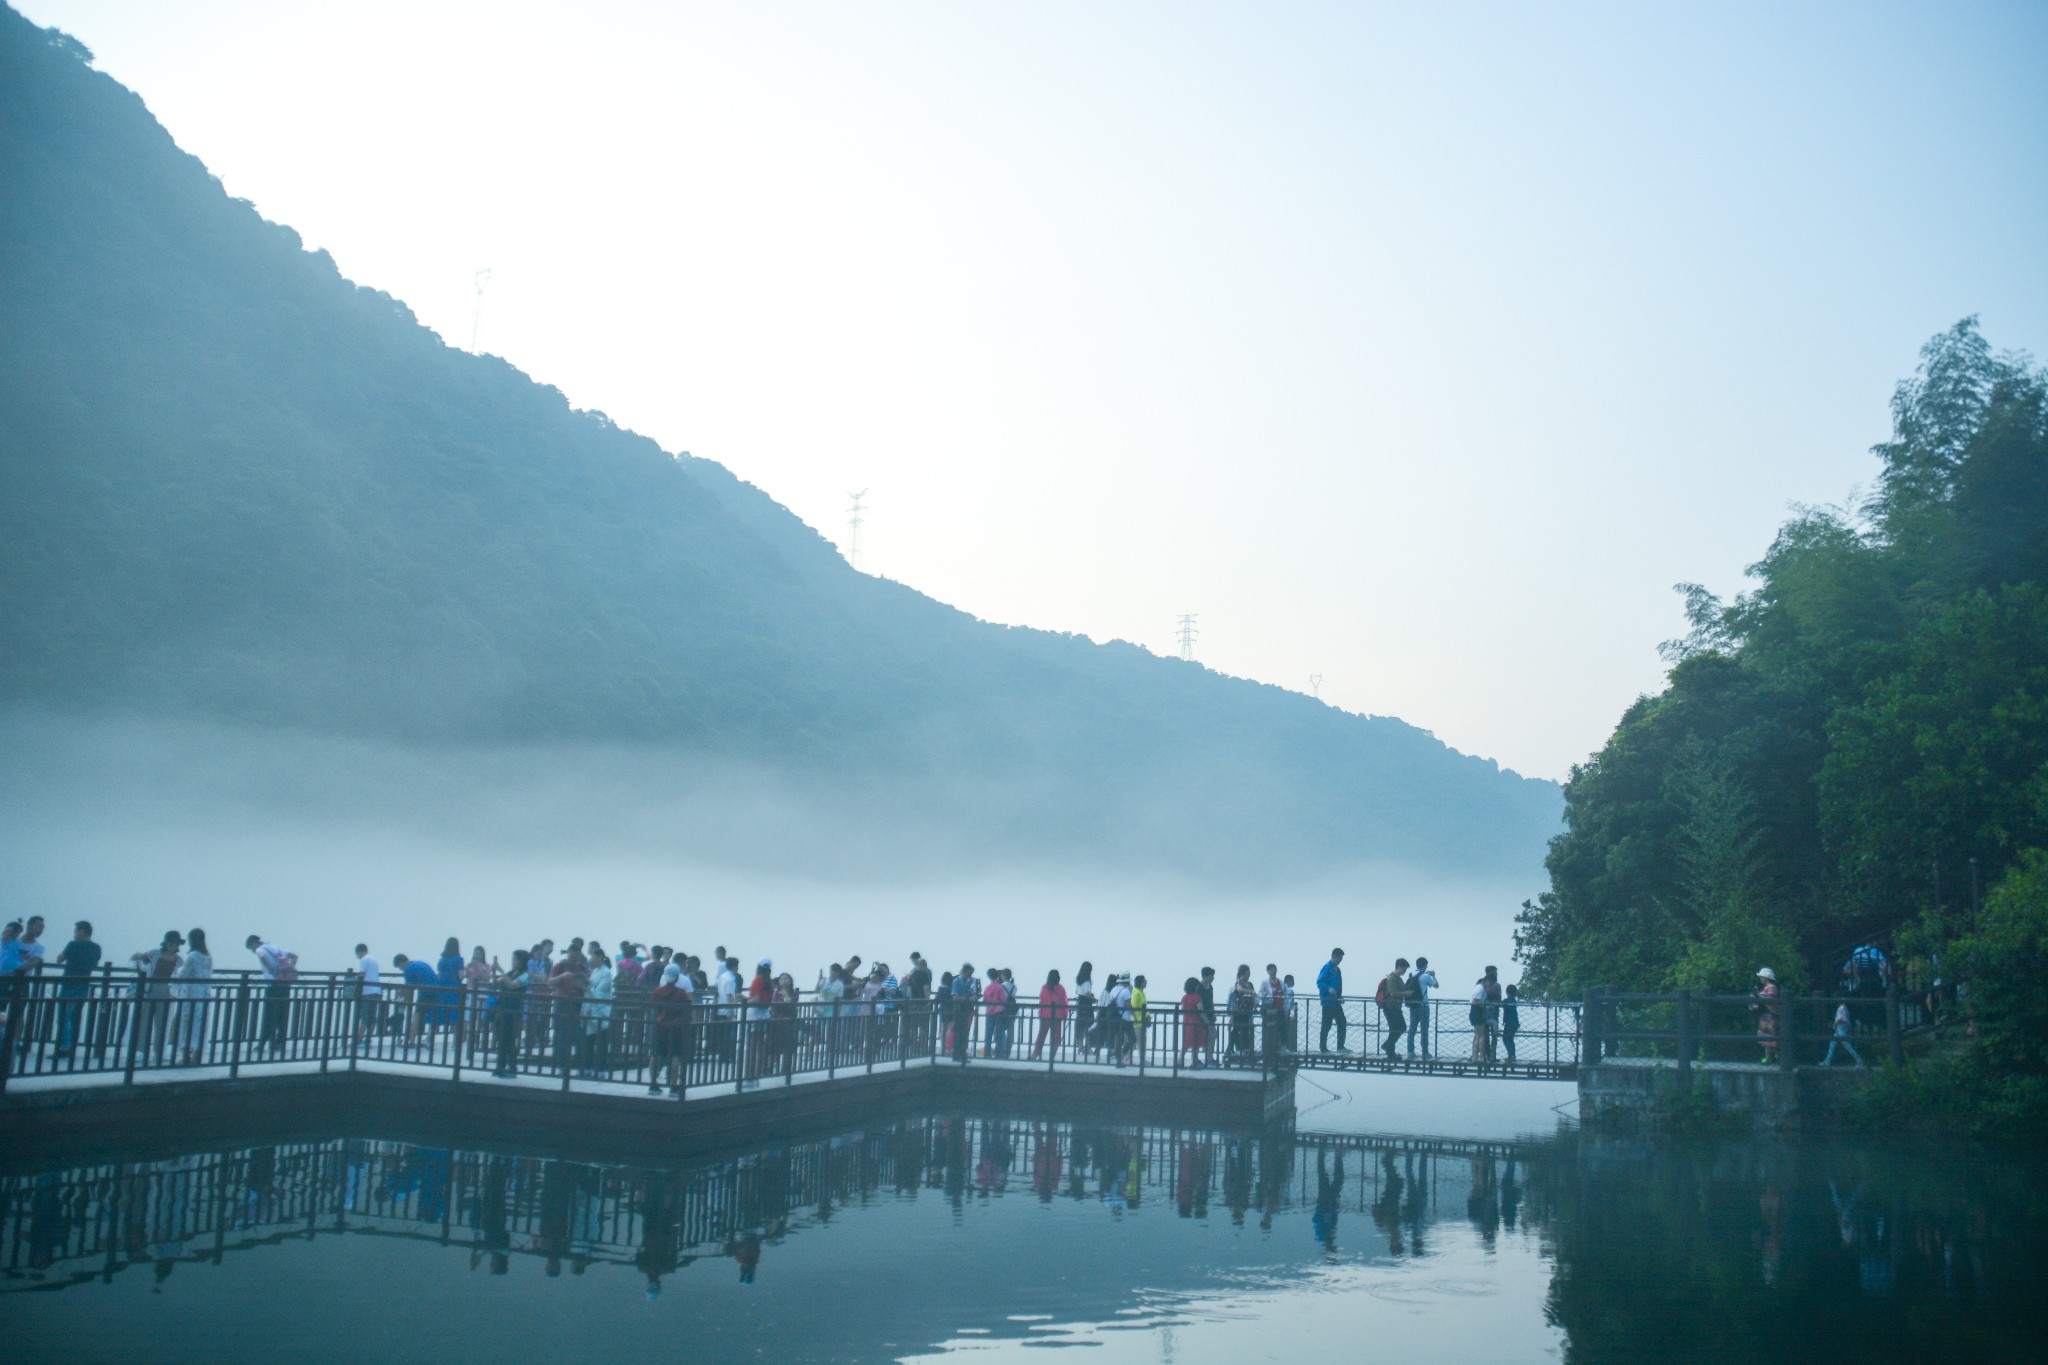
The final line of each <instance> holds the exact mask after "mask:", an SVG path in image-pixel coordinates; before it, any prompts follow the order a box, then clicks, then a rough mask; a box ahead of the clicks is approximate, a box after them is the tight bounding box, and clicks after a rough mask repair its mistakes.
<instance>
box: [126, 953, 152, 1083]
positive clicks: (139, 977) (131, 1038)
mask: <svg viewBox="0 0 2048 1365" xmlns="http://www.w3.org/2000/svg"><path fill="white" fill-rule="evenodd" d="M148 985H149V978H148V976H146V975H144V974H142V973H140V972H138V973H136V976H135V1007H134V1009H133V1010H132V1011H131V1012H130V1014H129V1017H128V1060H127V1063H126V1065H124V1066H123V1067H122V1068H121V1084H123V1085H133V1084H135V1054H136V1052H137V1051H139V1050H140V1049H141V1047H142V1031H143V1030H142V992H143V990H144V988H145V987H147V986H148Z"/></svg>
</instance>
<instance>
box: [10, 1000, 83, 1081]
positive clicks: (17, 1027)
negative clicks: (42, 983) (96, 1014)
mask: <svg viewBox="0 0 2048 1365" xmlns="http://www.w3.org/2000/svg"><path fill="white" fill-rule="evenodd" d="M27 999H28V978H26V977H23V976H17V977H15V978H14V979H13V980H12V981H10V982H8V983H7V1027H6V1028H4V1029H0V1094H5V1093H6V1092H7V1078H8V1077H9V1076H11V1075H13V1074H14V1040H15V1037H16V1036H17V1035H18V1034H19V1033H20V1032H21V1015H22V1008H23V1006H24V1004H25V1003H26V1002H27ZM73 1046H74V1047H75V1046H77V1042H76V1040H74V1041H73Z"/></svg>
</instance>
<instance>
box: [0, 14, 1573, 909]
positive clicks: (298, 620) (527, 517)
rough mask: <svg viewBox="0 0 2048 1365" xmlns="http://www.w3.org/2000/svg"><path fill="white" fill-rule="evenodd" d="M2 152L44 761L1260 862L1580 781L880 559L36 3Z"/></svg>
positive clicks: (1233, 865)
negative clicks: (60, 31) (943, 593)
mask: <svg viewBox="0 0 2048 1365" xmlns="http://www.w3.org/2000/svg"><path fill="white" fill-rule="evenodd" d="M0 188H4V192H0V254H4V259H5V260H6V262H7V268H6V270H5V272H4V275H0V585H4V600H5V603H6V608H5V621H4V631H5V640H6V647H5V649H4V651H0V700H4V702H5V703H6V704H7V705H8V707H9V708H10V709H11V711H12V714H13V715H14V717H15V719H14V721H13V722H12V724H13V726H14V727H15V736H16V740H17V744H19V743H21V742H24V737H28V740H29V741H32V743H33V746H34V747H33V749H32V750H27V749H20V748H18V749H17V752H33V753H34V754H36V755H38V756H39V761H40V762H41V763H42V765H43V766H42V767H40V768H37V769H36V770H35V771H34V772H30V773H27V774H26V775H25V774H24V773H23V772H22V771H19V770H18V771H17V772H16V773H15V775H14V777H13V778H12V779H11V781H12V783H13V787H12V790H13V791H14V792H15V793H16V794H17V795H18V794H19V793H20V792H21V791H24V790H26V789H28V788H30V787H34V786H36V785H37V783H38V781H39V779H38V777H37V775H36V774H37V773H39V772H41V773H49V774H59V775H61V780H60V778H58V777H53V778H52V780H51V783H49V784H44V785H45V787H47V788H54V787H55V786H63V787H64V789H65V790H66V791H68V792H70V793H71V795H72V796H73V797H77V798H79V799H81V800H87V799H90V793H91V790H92V783H93V782H94V781H103V782H104V783H106V784H107V788H106V789H107V790H110V791H112V790H118V791H120V792H122V793H124V794H127V795H131V796H132V795H133V794H134V793H135V792H137V791H139V790H142V789H143V788H145V787H148V786H150V785H151V784H167V789H168V790H169V791H170V792H171V793H172V794H173V796H174V797H175V796H176V795H177V794H179V793H181V792H186V791H187V790H188V786H187V784H189V792H190V793H191V794H194V796H195V799H200V798H204V799H213V798H214V797H218V796H221V795H222V793H224V792H225V793H230V794H232V795H234V796H235V799H252V800H257V801H262V800H265V799H269V796H277V797H278V799H280V800H285V801H287V803H301V802H303V803H309V804H313V805H321V806H327V807H332V808H337V809H342V810H345V811H347V812H351V813H355V814H361V813H364V812H379V813H382V814H385V815H395V816H397V817H399V818H410V817H413V816H417V817H418V818H419V819H421V820H423V821H432V820H454V821H456V822H458V823H467V824H472V825H477V826H490V825H493V824H494V822H495V824H496V827H497V828H499V829H501V830H503V829H505V828H521V827H523V826H522V821H524V822H526V823H533V822H535V821H536V820H537V819H538V817H537V816H536V815H535V814H534V811H535V810H536V809H540V810H545V811H546V812H547V813H548V818H549V819H550V820H553V819H556V818H560V819H562V820H566V821H568V822H569V823H571V824H575V823H577V822H578V821H582V822H585V823H588V824H590V825H592V826H594V827H597V828H599V829H602V830H603V831H604V832H605V833H606V834H607V835H608V836H620V837H623V834H624V833H626V832H630V833H631V834H632V836H633V837H634V838H636V839H641V840H644V841H646V842H648V843H650V844H652V845H656V846H674V847H691V848H695V849H697V850H698V851H700V852H704V853H707V854H710V855H713V856H718V857H727V858H734V859H739V860H741V861H763V862H767V863H770V864H773V865H776V866H781V867H789V866H798V865H806V864H811V863H825V862H830V861H832V860H833V859H837V858H840V857H841V856H842V855H843V854H844V851H845V850H846V849H847V848H850V847H871V844H870V843H869V841H870V840H872V839H873V838H875V837H877V836H878V835H879V834H881V833H882V832H886V834H887V836H888V837H887V839H886V841H885V843H886V846H885V847H884V848H883V849H882V851H880V852H878V853H876V854H875V857H876V860H877V861H878V862H879V863H882V864H886V865H889V866H893V867H895V868H897V869H899V870H900V869H902V868H913V867H918V866H922V865H937V864H949V865H955V866H972V865H982V864H988V865H994V864H1001V863H1006V862H1033V863H1057V864H1062V865H1088V866H1099V867H1105V868H1114V869H1121V870H1123V871H1126V872H1130V873H1134V874H1141V873H1143V872H1145V871H1147V870H1148V869H1156V868H1160V867H1166V866H1171V867H1175V868H1178V869H1181V870H1183V871H1192V872H1200V873H1208V874H1213V875H1217V876H1222V877H1226V878H1230V879H1233V880H1240V881H1247V882H1262V883H1271V882H1287V881H1305V880H1310V879H1313V878H1316V877H1319V876H1322V875H1324V874H1326V873H1328V872H1330V871H1332V870H1333V869H1341V868H1344V867H1350V866H1356V865H1360V864H1365V863H1374V862H1377V863H1390V862H1391V863H1401V864H1405V865H1408V866H1410V867H1414V868H1419V869H1435V870H1439V871H1443V872H1458V873H1483V874H1487V875H1497V876H1506V877H1509V878H1512V877H1515V876H1518V875H1522V874H1525V873H1526V874H1527V875H1528V876H1529V877H1531V878H1533V877H1534V876H1535V874H1536V868H1537V866H1538V864H1539V862H1540V858H1541V855H1542V850H1543V846H1544V843H1545V841H1546V840H1547V839H1548V837H1549V836H1550V835H1551V834H1552V833H1553V832H1555V829H1556V826H1557V819H1558V812H1559V807H1560V802H1559V794H1558V789H1557V788H1556V786H1555V785H1554V784H1551V783H1547V782H1538V781H1532V780H1528V779H1524V778H1521V777H1519V776H1517V775H1515V774H1513V773H1508V772H1503V771H1501V770H1500V769H1499V768H1498V767H1497V766H1496V765H1494V764H1493V763H1491V762H1489V761H1486V760H1484V759H1480V758H1474V757H1469V756H1466V755H1461V754H1458V753H1455V752H1453V751H1451V750H1449V749H1447V748H1446V747H1445V746H1443V745H1441V744H1439V743H1438V742H1437V741H1436V740H1434V739H1433V738H1432V737H1430V736H1429V735H1428V734H1426V733H1424V732H1422V731H1420V730H1417V729H1415V728H1414V727H1411V726H1409V725H1406V724H1404V723H1402V722H1400V721H1398V720H1394V719H1390V718H1384V717H1361V716H1356V715H1350V714H1346V713H1343V712H1339V711H1336V710H1334V709H1332V708H1329V707H1326V706H1323V705H1321V704H1320V703H1318V702H1316V701H1314V700H1312V699H1310V698H1307V697H1304V696H1300V695H1298V694H1293V693H1289V692H1285V691H1282V690H1280V689H1277V688H1273V687H1270V686H1264V685H1260V684H1255V683H1252V682H1248V681H1244V680H1240V679H1233V678H1227V677H1222V676H1219V675H1217V674H1214V673H1211V672H1209V671H1207V670H1205V669H1203V668H1201V667H1199V666H1198V665H1194V664H1189V663H1184V662H1181V661H1178V660H1168V659H1162V658H1159V657H1157V656H1155V655H1152V654H1150V653H1148V652H1147V651H1144V650H1141V649H1139V648H1137V647H1135V646H1132V645H1127V644H1108V645H1098V644H1095V643H1092V642H1090V641H1088V640H1085V639H1082V638H1078V637H1074V636H1064V635H1058V634H1050V633H1046V632H1042V631H1032V630H1022V629H1013V628H1007V627H1004V626H1001V625H996V624H991V623H988V622H983V621H978V620H975V619H973V618H971V617H968V616H966V615H965V614H963V613H961V612H958V611H955V610H953V609H951V608H949V607H947V606H945V605H943V604H941V603H938V602H935V601H932V600H931V599H929V598H926V597H924V596H922V595H921V594H919V593H917V592H914V591H912V590H910V589H909V588H907V587H904V586H902V585H899V584H895V583H891V582H887V581H882V580H878V579H875V578H871V577H868V576H866V575H863V574H860V573H858V572H855V571H854V570H853V569H851V568H850V567H849V566H848V565H847V564H846V563H845V562H844V561H843V560H842V559H841V557H840V556H839V554H838V553H837V551H836V550H835V549H834V548H833V547H832V546H831V545H830V544H829V543H828V542H826V541H825V540H824V539H823V538H822V537H820V536H819V535H817V534H816V533H815V532H814V531H812V530H811V529H810V528H808V527H806V526H804V525H803V524H802V523H800V522H799V521H797V520H796V519H795V518H794V517H792V516H791V515H789V514H788V513H787V512H786V511H785V510H784V509H783V508H782V507H780V506H779V505H777V504H776V503H775V502H774V501H773V500H772V499H771V498H770V497H768V496H767V495H766V494H764V493H763V492H762V491H761V490H759V489H756V488H754V487H752V486H750V485H747V484H744V483H741V482H739V481H738V480H736V479H735V478H734V477H733V476H732V475H731V474H730V473H729V472H728V471H726V470H725V469H724V468H723V467H721V466H720V465H718V464H716V463H713V462H711V461H709V460H705V459H697V458H693V457H691V456H688V455H677V454H672V453H669V452H664V451H662V450H660V449H659V448H658V447H657V446H656V445H655V444H654V443H653V442H651V441H649V440H646V439H645V438H642V437H640V436H637V435H635V434H633V433H631V432H629V431H625V430H622V429H620V428H619V427H617V426H615V425H613V424H612V423H611V422H610V421H609V420H607V419H606V418H605V417H604V416H603V415H602V414H599V413H592V412H579V411H576V410H574V409H572V408H571V407H570V405H569V403H568V402H567V400H566V399H565V398H564V397H563V395H562V394H561V393H559V392H557V391H556V390H554V389H552V388H549V387H546V386H545V385H542V384H537V383H535V382H533V381H532V380H530V379H528V378H527V377H526V376H525V375H523V374H521V373H519V372H518V371H517V370H515V369H513V368H512V367H510V366H509V365H506V364H505V363H503V362H501V361H498V360H495V359H491V358H487V357H478V356H473V355H470V354H467V353H465V352H462V351H459V350H456V349H453V348H451V347H449V346H447V345H445V344H443V342H442V341H441V339H440V338H439V337H437V336H435V335H434V334H432V333H431V332H429V331H427V330H426V329H424V328H422V327H421V326H419V325H418V324H417V323H416V322H415V320H414V319H413V317H412V315H411V314H410V313H409V312H408V310H407V309H406V308H405V307H404V306H403V305H402V304H401V303H399V302H398V301H397V300H394V299H392V298H390V297H389V296H387V295H384V294H382V293H379V292H377V291H375V290H373V289H367V288H361V287H358V286H356V285H354V284H353V283H351V282H350V281H348V280H346V279H344V278H342V277H341V276H340V274H339V273H338V272H337V270H336V268H335V266H334V264H333V262H332V261H331V260H330V259H329V258H328V257H327V256H326V255H325V254H324V253H308V252H306V251H304V250H303V249H302V248H301V245H300V242H299V239H298V238H297V236H296V235H295V234H294V233H293V232H292V231H291V230H290V229H289V228H285V227H280V226H278V225H275V224H272V223H268V222H265V221H264V220H263V219H262V218H261V217H259V216H258V214H257V213H256V212H255V210H254V209H253V208H252V207H251V206H250V205H248V204H247V203H245V202H242V201H238V200H233V199H230V198H229V197H228V196H227V195H226V194H225V192H224V191H223V190H222V188H221V186H220V185H219V183H218V182H217V181H215V180H214V179H213V178H211V177H210V176H209V175H208V174H207V173H206V170H205V168H204V167H203V166H202V165H200V164H199V163H198V162H197V161H196V160H194V159H193V158H191V157H189V156H186V155H185V154H183V153H181V152H179V151H178V150H177V148H176V147H175V145H174V144H173V142H172V141H171V138H170V135H169V134H168V133H166V132H165V131H164V130H163V129H162V128H161V127H160V126H159V125H157V123H156V122H155V121H154V119H152V118H151V117H150V115H149V113H148V112H147V110H146V109H145V108H144V107H143V104H142V102H141V100H140V99H139V98H137V97H136V96H135V95H133V94H132V93H130V92H128V91H126V90H124V89H123V88H122V87H120V86H119V85H117V84H116V83H115V82H113V81H112V80H111V79H109V78H108V77H106V76H104V75H101V74H99V73H97V72H95V71H93V70H92V69H91V68H90V66H89V65H88V64H87V60H86V56H85V54H84V53H83V51H82V49H79V48H78V47H77V45H76V44H73V43H71V42H70V41H69V40H66V39H62V38H60V37H57V36H54V35H52V34H49V33H46V32H44V31H42V30H39V29H37V28H36V27H35V26H34V25H32V24H30V23H29V22H28V21H26V20H24V19H23V18H21V17H20V16H19V15H17V14H15V13H14V12H12V11H11V10H9V11H6V12H5V14H4V16H0ZM788 401H790V402H792V403H802V402H804V401H806V400H805V395H804V394H803V393H802V392H801V390H800V389H797V388H792V390H791V392H790V393H789V394H788ZM1075 495H1076V496H1081V497H1085V496H1086V490H1085V489H1078V490H1075ZM1399 590H1400V585H1399V584H1395V583H1382V584H1361V585H1359V591H1361V592H1366V591H1370V592H1398V591H1399ZM138 727H140V728H138ZM231 758H232V761H231ZM252 773H255V774H259V776H255V777H251V776H250V774H252ZM535 783H540V784H545V785H547V786H548V788H549V790H550V792H551V795H550V797H549V799H548V800H547V801H546V802H544V803H543V804H542V805H541V806H539V807H521V808H520V810H519V811H518V812H517V813H516V815H515V814H512V813H509V812H510V807H511V806H512V805H513V804H515V803H512V802H510V801H509V799H508V798H506V797H505V793H507V792H508V791H511V790H514V789H521V790H523V789H524V788H525V787H526V786H528V785H530V784H535ZM252 793H253V795H252ZM266 794H268V795H266ZM280 794H281V795H280ZM67 799H69V798H67ZM792 811H800V812H801V815H800V816H797V815H792V814H791V812H792ZM501 816H503V817H505V818H504V819H502V820H501V819H500V817H501ZM827 828H831V829H837V830H841V831H845V832H848V836H849V837H847V838H844V839H837V840H835V839H820V838H818V837H815V836H816V835H817V832H818V831H820V830H823V829H827Z"/></svg>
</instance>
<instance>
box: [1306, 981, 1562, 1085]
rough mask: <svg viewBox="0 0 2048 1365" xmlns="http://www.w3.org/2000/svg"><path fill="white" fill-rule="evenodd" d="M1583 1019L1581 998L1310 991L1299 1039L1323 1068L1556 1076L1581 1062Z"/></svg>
mask: <svg viewBox="0 0 2048 1365" xmlns="http://www.w3.org/2000/svg"><path fill="white" fill-rule="evenodd" d="M1581 1018H1582V1010H1581V1008H1580V1006H1579V1005H1578V1004H1577V1003H1576V1002H1568V1001H1556V1000H1542V999H1533V998H1530V999H1518V1000H1513V1001H1508V1000H1502V1001H1499V1002H1487V1003H1484V1004H1481V1003H1480V1002H1477V1001H1472V1000H1467V999H1463V998H1459V997H1455V996H1438V997H1435V998H1432V999H1431V1000H1429V1001H1427V1002H1426V1003H1422V1004H1420V1005H1418V1003H1417V1002H1415V1001H1412V1000H1408V1001H1403V1002H1401V1003H1400V1006H1399V1008H1398V1009H1383V1008H1381V1007H1380V1006H1379V1005H1378V1004H1377V1003H1376V1002H1375V1001H1374V1000H1372V999H1370V998H1367V997H1357V996H1346V997H1343V998H1342V999H1341V1000H1340V1001H1339V1002H1337V1003H1336V1004H1326V1003H1324V1002H1323V1001H1322V1000H1321V999H1320V998H1317V997H1311V998H1310V999H1308V1000H1306V1001H1303V1002H1301V1003H1299V1004H1298V1005H1297V1007H1296V1009H1295V1028H1294V1034H1293V1044H1294V1047H1295V1049H1296V1051H1297V1052H1298V1053H1299V1055H1300V1057H1301V1064H1302V1065H1304V1066H1308V1067H1314V1068H1318V1069H1338V1070H1376V1071H1426V1072H1429V1073H1432V1074H1438V1075H1442V1074H1451V1075H1487V1076H1501V1077H1523V1078H1532V1079H1555V1078H1565V1077H1569V1076H1570V1075H1572V1073H1573V1072H1574V1071H1575V1070H1576V1069H1577V1067H1578V1064H1579V1042H1580V1024H1581ZM1397 1023H1398V1028H1397V1027H1396V1025H1397Z"/></svg>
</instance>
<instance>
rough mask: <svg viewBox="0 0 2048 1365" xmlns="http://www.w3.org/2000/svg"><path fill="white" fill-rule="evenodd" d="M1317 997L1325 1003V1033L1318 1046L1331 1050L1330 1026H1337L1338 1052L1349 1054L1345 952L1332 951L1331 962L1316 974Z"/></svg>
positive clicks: (1325, 964)
mask: <svg viewBox="0 0 2048 1365" xmlns="http://www.w3.org/2000/svg"><path fill="white" fill-rule="evenodd" d="M1316 996H1317V998H1318V999H1320V1000H1321V1001H1322V1002H1323V1031H1322V1036H1321V1038H1320V1039H1319V1041H1318V1044H1317V1045H1318V1046H1319V1047H1320V1048H1321V1049H1322V1050H1323V1051H1324V1052H1328V1051H1329V1050H1330V1025H1331V1024H1333V1023H1334V1024H1335V1025H1336V1026H1337V1051H1339V1052H1349V1051H1350V1050H1351V1049H1349V1048H1347V1047H1345V1046H1344V1030H1345V1028H1346V1027H1347V1025H1346V1024H1345V1021H1344V950H1343V949H1342V948H1332V949H1330V960H1329V961H1328V962H1325V963H1324V964H1323V969H1322V970H1321V971H1320V972H1317V973H1316Z"/></svg>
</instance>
